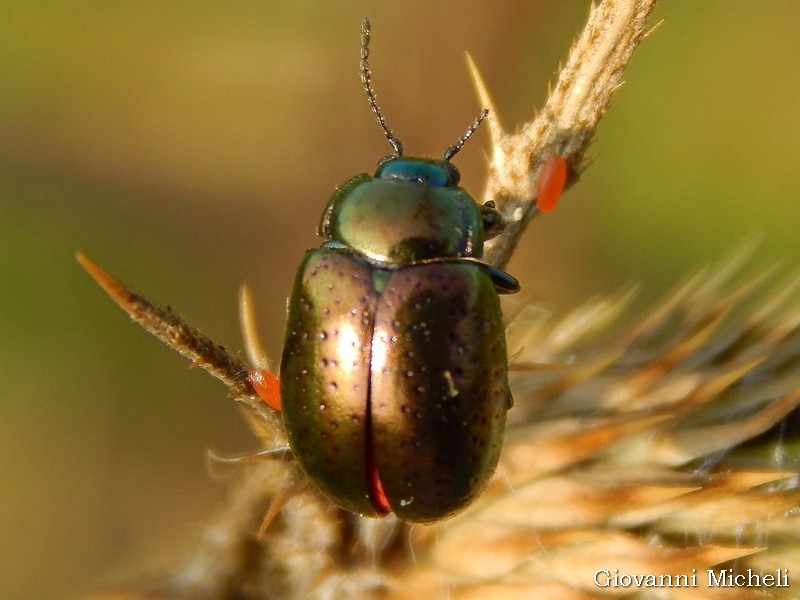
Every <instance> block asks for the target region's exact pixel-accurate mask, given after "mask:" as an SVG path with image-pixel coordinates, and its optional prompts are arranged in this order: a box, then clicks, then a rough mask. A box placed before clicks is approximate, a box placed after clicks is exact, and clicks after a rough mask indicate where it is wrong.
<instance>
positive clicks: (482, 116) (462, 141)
mask: <svg viewBox="0 0 800 600" xmlns="http://www.w3.org/2000/svg"><path fill="white" fill-rule="evenodd" d="M488 114H489V109H488V108H484V109H483V110H482V111H481V114H479V115H478V118H477V119H475V120H474V121H473V122H472V125H470V126H469V129H467V130H466V131H465V132H464V135H462V136H461V137H460V138H458V141H457V142H456V143H455V144H453V145H452V146H450V147H449V148H448V149H447V150H445V151H444V154H443V155H442V158H444V159H445V160H450V159H451V158H453V157H454V156H455V155H456V153H457V152H458V151H459V150H461V148H463V147H464V144H466V143H467V140H468V139H469V138H471V137H472V134H473V133H475V130H476V129H477V128H478V126H479V125H480V124H481V122H482V121H483V120H484V119H485V118H486V115H488Z"/></svg>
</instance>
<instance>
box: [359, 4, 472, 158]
mask: <svg viewBox="0 0 800 600" xmlns="http://www.w3.org/2000/svg"><path fill="white" fill-rule="evenodd" d="M369 29H370V25H369V19H368V18H367V17H364V20H363V21H361V83H363V84H364V91H365V92H367V100H369V105H370V106H371V107H372V112H373V113H375V117H376V118H377V119H378V123H380V124H381V127H382V128H383V133H384V134H385V135H386V139H387V140H389V143H390V144H391V145H392V148H394V153H395V154H396V155H397V156H402V155H403V143H402V142H401V141H400V140H398V139H397V138H396V137H394V134H393V133H392V131H391V130H390V129H389V127H387V125H386V120H385V119H384V118H383V115H382V114H381V109H380V108H378V98H377V97H376V96H375V90H373V89H372V71H370V69H369ZM467 137H469V136H467Z"/></svg>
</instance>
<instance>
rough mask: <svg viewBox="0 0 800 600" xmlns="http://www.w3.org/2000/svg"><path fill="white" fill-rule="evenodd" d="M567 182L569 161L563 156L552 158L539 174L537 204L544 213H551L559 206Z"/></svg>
mask: <svg viewBox="0 0 800 600" xmlns="http://www.w3.org/2000/svg"><path fill="white" fill-rule="evenodd" d="M566 182H567V161H566V160H565V159H564V157H563V156H558V155H555V156H551V157H550V158H549V159H548V161H547V162H546V163H545V165H544V166H543V167H542V170H541V172H540V173H539V183H538V185H537V187H536V204H537V205H538V206H539V210H541V211H542V212H550V211H551V210H553V209H554V208H555V207H556V204H558V199H559V198H560V197H561V192H563V191H564V184H565V183H566Z"/></svg>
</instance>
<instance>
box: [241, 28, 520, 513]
mask: <svg viewBox="0 0 800 600" xmlns="http://www.w3.org/2000/svg"><path fill="white" fill-rule="evenodd" d="M369 35H370V25H369V21H368V20H366V19H365V20H364V22H363V24H362V40H361V79H362V83H363V86H364V90H365V92H366V94H367V99H368V101H369V103H370V106H371V108H372V111H373V113H374V115H375V117H376V118H377V120H378V122H379V124H380V125H381V127H382V128H383V132H384V134H385V136H386V138H387V140H388V141H389V143H390V144H391V146H392V148H393V150H394V153H393V154H392V155H390V156H387V157H385V158H383V159H381V160H380V161H379V163H378V168H377V170H376V172H375V174H374V175H369V174H366V173H365V174H361V175H356V176H355V177H353V178H351V179H350V180H348V181H347V182H345V183H344V184H343V185H342V186H341V187H340V188H338V189H337V190H336V192H335V193H334V194H333V197H332V198H331V199H330V201H329V202H328V205H327V207H326V209H325V211H324V213H323V215H322V219H321V222H320V225H319V228H318V234H319V235H320V236H321V237H322V238H324V242H323V243H322V245H321V247H319V248H316V249H311V250H309V251H308V252H307V253H306V254H305V257H304V258H303V261H302V263H301V264H300V267H299V269H298V272H297V276H296V279H295V281H294V286H293V289H292V292H291V297H290V299H289V302H288V318H287V325H286V332H285V337H284V347H283V353H282V357H281V365H280V383H279V386H280V392H279V393H280V397H279V398H276V397H275V396H276V391H277V385H278V382H277V380H276V378H275V377H274V376H273V375H270V374H269V373H260V372H254V374H253V376H252V377H251V380H252V381H253V384H254V387H256V389H257V390H258V391H259V393H260V394H261V395H262V396H264V398H265V399H266V400H267V401H268V402H269V403H270V404H271V405H273V406H274V407H276V408H280V410H281V411H282V414H283V420H284V423H285V425H286V429H287V433H288V438H289V445H290V447H291V449H292V451H293V454H294V455H295V457H296V459H297V461H298V463H299V466H300V467H301V469H302V470H303V471H304V472H305V473H306V475H307V476H308V477H309V478H310V479H311V481H312V482H313V483H314V484H315V485H316V487H317V488H318V489H319V490H320V491H321V492H322V493H323V494H324V495H325V496H327V497H328V498H329V499H331V500H332V501H333V502H335V503H336V504H337V505H339V506H341V507H342V508H344V509H346V510H348V511H351V512H353V513H357V514H360V515H364V516H370V517H381V516H384V515H386V514H389V513H394V514H395V515H396V516H397V517H398V518H399V519H401V520H404V521H408V522H412V523H432V522H435V521H439V520H442V519H445V518H448V517H450V516H452V515H454V514H455V513H457V512H458V511H460V510H462V509H464V508H465V507H466V506H467V505H469V504H470V503H471V502H472V501H473V500H475V499H476V498H477V497H478V496H479V495H480V493H481V492H482V490H483V489H484V488H485V486H486V484H487V482H488V480H489V478H490V476H491V475H492V473H493V472H494V469H495V467H496V465H497V461H498V458H499V455H500V450H501V446H502V440H503V434H504V429H505V421H506V412H507V411H508V409H509V408H511V406H512V403H513V401H512V397H511V392H510V390H509V385H508V377H507V370H508V361H507V352H506V342H505V332H504V325H503V316H502V312H501V309H500V303H499V297H498V294H507V293H514V292H517V291H518V290H519V284H518V282H517V280H516V279H515V278H514V277H512V276H511V275H509V274H507V273H505V272H504V271H502V270H500V269H498V268H495V267H493V266H490V265H488V264H485V263H483V262H480V258H481V256H482V254H483V246H484V242H485V241H486V240H487V239H489V238H491V237H492V236H494V235H497V234H498V233H499V232H500V230H501V229H502V219H501V216H500V214H499V212H498V211H497V210H496V209H495V207H494V204H493V202H487V203H486V204H483V205H479V204H478V203H476V201H475V200H474V199H473V198H472V196H471V195H470V194H469V193H468V192H467V191H466V190H465V189H463V188H461V187H459V185H458V183H459V178H460V175H459V171H458V169H457V168H456V167H455V166H454V165H453V164H452V163H451V159H452V158H453V156H454V155H455V154H456V153H457V152H458V151H459V150H460V149H461V148H462V146H463V145H464V143H465V142H466V141H467V139H468V138H469V137H470V136H471V135H472V134H473V133H474V132H475V129H476V128H477V127H478V125H479V124H480V122H481V121H482V120H483V119H484V118H485V116H486V114H487V111H486V110H484V111H483V112H482V113H481V114H480V116H479V117H478V118H477V119H476V120H475V122H474V123H473V124H472V125H471V126H470V127H469V128H468V129H467V131H466V132H465V133H464V135H463V136H462V137H461V138H460V139H459V140H458V141H457V143H456V144H454V145H453V146H450V147H449V148H447V150H445V152H444V154H443V156H442V158H441V159H430V158H417V157H406V156H404V155H403V145H402V143H401V142H400V141H399V140H398V139H397V138H396V137H395V136H394V134H393V133H392V132H391V130H390V129H389V128H388V126H387V125H386V122H385V120H384V117H383V115H382V114H381V111H380V109H379V108H378V105H377V101H376V96H375V93H374V91H373V88H372V84H371V72H370V68H369V64H368V58H369V39H370V38H369ZM265 377H266V379H265Z"/></svg>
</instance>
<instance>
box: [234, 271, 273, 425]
mask: <svg viewBox="0 0 800 600" xmlns="http://www.w3.org/2000/svg"><path fill="white" fill-rule="evenodd" d="M239 322H240V323H241V325H242V337H243V338H244V345H245V350H246V351H247V357H248V358H249V359H250V362H251V363H252V365H253V366H254V367H255V368H254V369H253V370H252V371H250V377H249V380H250V384H251V385H252V386H253V389H254V390H255V391H256V392H257V393H258V395H259V396H261V398H262V399H263V400H264V402H266V403H267V404H269V405H270V406H271V407H272V408H274V409H275V410H280V409H281V390H280V382H279V380H278V377H277V376H276V375H275V374H274V373H272V371H270V370H269V356H267V351H266V350H264V344H263V343H262V342H261V337H260V336H259V335H258V327H256V318H255V311H254V310H253V296H252V294H251V293H250V288H248V287H247V284H242V287H241V288H240V290H239Z"/></svg>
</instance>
